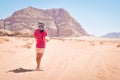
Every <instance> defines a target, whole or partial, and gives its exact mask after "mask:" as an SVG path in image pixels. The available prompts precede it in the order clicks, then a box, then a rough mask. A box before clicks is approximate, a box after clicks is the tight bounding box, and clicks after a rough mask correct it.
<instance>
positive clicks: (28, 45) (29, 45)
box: [22, 43, 32, 49]
mask: <svg viewBox="0 0 120 80" xmlns="http://www.w3.org/2000/svg"><path fill="white" fill-rule="evenodd" d="M22 47H23V48H27V49H30V48H31V47H32V43H27V44H26V45H24V46H22Z"/></svg>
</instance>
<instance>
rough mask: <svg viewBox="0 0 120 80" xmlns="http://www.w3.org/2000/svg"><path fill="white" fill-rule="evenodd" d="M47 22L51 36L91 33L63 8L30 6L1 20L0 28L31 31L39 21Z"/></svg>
mask: <svg viewBox="0 0 120 80" xmlns="http://www.w3.org/2000/svg"><path fill="white" fill-rule="evenodd" d="M40 20H42V21H44V22H45V25H46V30H47V32H48V35H49V36H53V37H70V36H88V35H89V34H88V33H87V32H86V31H85V30H84V29H83V28H82V26H81V24H79V23H78V22H77V21H76V20H75V19H74V18H72V17H71V16H70V15H69V13H68V12H67V11H66V10H64V9H62V8H59V9H47V10H43V9H38V8H34V7H28V8H24V9H21V10H18V11H16V12H14V13H13V14H12V16H10V17H8V18H6V19H5V20H4V21H3V20H0V29H6V30H10V31H14V32H16V31H19V32H20V31H23V30H24V31H25V30H27V32H30V33H31V34H32V33H33V31H34V30H35V29H36V28H37V27H38V25H37V24H38V22H39V21H40Z"/></svg>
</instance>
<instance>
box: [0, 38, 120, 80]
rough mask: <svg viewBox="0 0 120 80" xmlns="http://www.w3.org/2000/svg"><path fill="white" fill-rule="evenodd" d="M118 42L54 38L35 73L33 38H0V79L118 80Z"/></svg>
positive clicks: (119, 57)
mask: <svg viewBox="0 0 120 80" xmlns="http://www.w3.org/2000/svg"><path fill="white" fill-rule="evenodd" d="M119 61H120V39H102V38H90V37H81V38H64V39H63V38H53V39H51V40H50V41H49V42H48V43H47V47H46V51H45V53H44V56H43V58H42V63H41V66H42V68H43V70H42V71H35V70H34V69H35V67H36V62H35V39H34V38H22V37H21V38H20V37H0V63H1V65H0V80H120V62H119Z"/></svg>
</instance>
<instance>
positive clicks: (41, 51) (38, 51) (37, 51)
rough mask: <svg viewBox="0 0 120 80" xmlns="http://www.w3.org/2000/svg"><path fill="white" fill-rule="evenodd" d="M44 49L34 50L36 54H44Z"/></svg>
mask: <svg viewBox="0 0 120 80" xmlns="http://www.w3.org/2000/svg"><path fill="white" fill-rule="evenodd" d="M44 52H45V49H44V48H36V53H44Z"/></svg>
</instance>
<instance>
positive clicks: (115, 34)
mask: <svg viewBox="0 0 120 80" xmlns="http://www.w3.org/2000/svg"><path fill="white" fill-rule="evenodd" d="M101 37H103V38H120V32H112V33H107V34H106V35H103V36H101Z"/></svg>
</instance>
